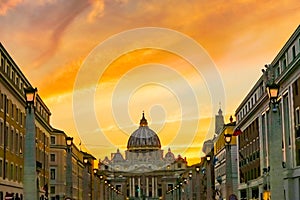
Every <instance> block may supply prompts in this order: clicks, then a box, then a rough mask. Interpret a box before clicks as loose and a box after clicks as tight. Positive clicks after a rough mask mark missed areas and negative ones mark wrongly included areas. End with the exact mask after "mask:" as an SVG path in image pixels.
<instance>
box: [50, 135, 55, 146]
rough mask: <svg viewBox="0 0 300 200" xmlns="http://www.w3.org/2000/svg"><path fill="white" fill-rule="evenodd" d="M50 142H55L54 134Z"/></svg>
mask: <svg viewBox="0 0 300 200" xmlns="http://www.w3.org/2000/svg"><path fill="white" fill-rule="evenodd" d="M50 140H51V141H50V142H51V144H55V137H54V136H51V138H50Z"/></svg>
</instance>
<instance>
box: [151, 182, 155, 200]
mask: <svg viewBox="0 0 300 200" xmlns="http://www.w3.org/2000/svg"><path fill="white" fill-rule="evenodd" d="M152 197H155V195H154V177H152Z"/></svg>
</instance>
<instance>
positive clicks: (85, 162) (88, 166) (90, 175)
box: [83, 157, 93, 200]
mask: <svg viewBox="0 0 300 200" xmlns="http://www.w3.org/2000/svg"><path fill="white" fill-rule="evenodd" d="M83 163H84V164H85V166H86V172H87V175H89V177H90V180H89V181H87V182H89V184H88V183H86V187H87V188H89V193H88V194H89V199H91V200H93V176H92V170H91V169H90V166H91V163H90V160H89V157H84V158H83ZM85 180H87V179H85ZM86 192H87V191H86ZM86 199H88V198H86Z"/></svg>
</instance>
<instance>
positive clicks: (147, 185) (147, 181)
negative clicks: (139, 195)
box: [146, 177, 149, 197]
mask: <svg viewBox="0 0 300 200" xmlns="http://www.w3.org/2000/svg"><path fill="white" fill-rule="evenodd" d="M146 196H147V197H149V178H148V177H146Z"/></svg>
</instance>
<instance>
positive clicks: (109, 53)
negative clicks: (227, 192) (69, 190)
mask: <svg viewBox="0 0 300 200" xmlns="http://www.w3.org/2000/svg"><path fill="white" fill-rule="evenodd" d="M299 19H300V2H299V1H298V0H286V1H285V0H281V1H271V0H267V1H254V0H229V1H225V0H214V1H210V0H189V1H182V0H164V1H161V0H139V1H135V0H90V1H79V0H68V1H64V0H37V1H32V0H1V1H0V25H1V29H0V42H1V43H2V44H3V45H4V47H5V48H6V50H7V51H8V52H9V54H10V55H11V57H12V58H13V60H14V61H15V62H16V63H17V65H18V66H19V67H20V68H21V70H22V72H23V73H24V74H25V76H26V77H27V78H28V80H29V81H30V82H31V84H32V85H33V86H35V87H37V88H38V92H39V95H40V96H41V97H42V99H43V100H44V102H45V103H46V105H47V106H48V107H49V109H50V111H51V113H52V116H51V125H52V126H53V127H55V128H57V129H60V130H63V131H65V132H66V134H67V135H69V136H72V137H74V139H75V140H74V141H75V144H76V145H77V146H78V145H79V143H81V144H82V145H81V148H82V149H83V150H86V151H88V152H90V153H92V154H93V155H94V156H95V157H96V158H98V159H104V157H105V156H108V157H110V153H112V152H116V150H117V149H118V148H119V149H120V150H121V152H124V150H126V146H127V140H128V138H129V136H130V134H131V133H132V132H133V131H134V130H136V129H137V128H138V126H139V120H140V119H141V116H142V112H144V113H145V117H146V118H147V120H148V124H149V127H150V128H151V129H153V130H154V131H155V132H156V133H157V134H158V136H159V137H160V140H161V144H162V149H163V150H164V151H165V153H166V152H167V149H168V148H169V147H170V148H171V150H172V151H173V152H174V154H175V155H179V154H180V155H182V156H183V157H187V159H188V161H189V164H193V163H196V162H199V161H200V156H202V155H203V153H202V151H201V149H202V144H203V141H204V140H206V139H209V138H211V137H212V136H213V134H214V116H215V115H216V114H217V112H218V109H219V108H220V107H221V108H222V110H223V114H224V117H225V122H229V120H228V119H229V117H230V115H233V116H234V114H235V109H236V108H237V107H238V106H239V104H240V103H241V102H242V100H243V98H244V97H245V96H246V95H247V93H248V91H249V90H250V89H251V87H252V86H253V85H254V84H255V82H256V81H257V80H258V79H259V77H260V76H261V69H262V68H263V66H264V65H265V64H268V63H271V62H272V60H273V59H274V58H275V56H276V55H277V53H278V52H279V51H280V49H281V48H282V47H283V45H284V44H285V42H286V41H287V40H288V38H289V37H290V36H291V34H292V33H293V32H294V31H295V30H296V28H297V27H298V25H299Z"/></svg>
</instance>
